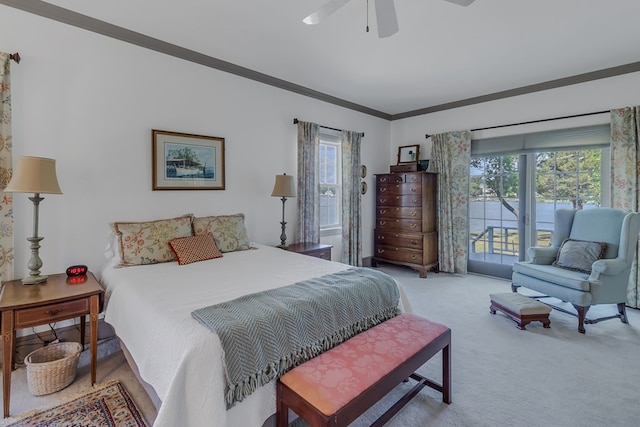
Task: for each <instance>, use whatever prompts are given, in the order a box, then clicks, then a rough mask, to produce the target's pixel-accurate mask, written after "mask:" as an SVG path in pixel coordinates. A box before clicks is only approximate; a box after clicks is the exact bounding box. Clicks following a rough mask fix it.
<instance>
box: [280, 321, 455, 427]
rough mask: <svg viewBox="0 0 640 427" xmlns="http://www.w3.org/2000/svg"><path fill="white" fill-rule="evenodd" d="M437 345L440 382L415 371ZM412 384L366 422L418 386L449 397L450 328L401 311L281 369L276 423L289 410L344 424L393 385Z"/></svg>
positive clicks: (318, 422) (284, 422)
mask: <svg viewBox="0 0 640 427" xmlns="http://www.w3.org/2000/svg"><path fill="white" fill-rule="evenodd" d="M440 350H442V384H438V383H436V382H433V381H431V380H429V379H427V378H425V377H423V376H422V375H419V374H417V373H415V371H416V370H417V369H418V368H419V367H420V366H422V365H423V364H424V363H425V362H427V361H428V360H429V359H430V358H431V357H433V356H434V355H435V354H436V353H438V352H439V351H440ZM408 378H412V379H414V380H416V381H418V383H417V384H416V385H415V386H414V387H413V388H412V389H411V390H409V391H408V392H407V393H406V394H405V395H404V396H403V397H402V398H401V399H400V400H399V401H398V402H396V403H395V404H394V405H393V406H392V407H391V408H390V409H389V410H387V411H386V412H385V413H384V414H383V415H382V416H380V418H378V420H377V421H376V422H375V423H374V424H372V425H375V426H380V425H383V424H384V423H385V422H387V421H388V420H389V419H391V417H393V415H394V414H396V413H397V412H398V411H399V410H400V409H401V408H402V407H403V406H404V405H405V404H407V403H408V402H409V401H410V400H411V399H412V398H413V397H414V396H415V395H416V394H418V392H419V391H420V390H422V388H423V387H425V386H428V387H431V388H433V389H435V390H437V391H439V392H441V393H442V401H443V402H445V403H450V402H451V330H450V329H449V328H447V327H446V326H444V325H441V324H439V323H435V322H431V321H429V320H427V319H423V318H421V317H419V316H416V315H413V314H401V315H399V316H396V317H394V318H392V319H389V320H387V321H386V322H383V323H381V324H379V325H376V326H374V327H373V328H371V329H369V330H367V331H365V332H362V333H360V334H358V335H356V336H355V337H353V338H351V339H349V340H347V341H345V342H343V343H342V344H340V345H338V346H336V347H334V348H332V349H331V350H329V351H327V352H325V353H322V354H321V355H319V356H318V357H315V358H313V359H311V360H309V361H307V362H305V363H303V364H302V365H300V366H298V367H296V368H294V369H292V370H290V371H289V372H287V373H286V374H284V375H283V376H282V377H280V379H279V380H278V382H277V386H276V387H277V415H276V417H277V426H278V427H286V426H288V424H289V409H291V410H292V411H294V412H295V413H296V414H298V415H299V416H300V417H301V418H302V419H304V420H305V421H306V422H307V423H308V424H309V425H310V426H311V427H319V426H335V427H339V426H346V425H348V424H349V423H351V422H352V421H353V420H355V419H356V418H358V417H359V416H360V415H361V414H362V413H364V412H365V411H366V410H367V409H368V408H369V407H371V406H373V405H374V404H375V403H376V402H377V401H378V400H380V399H381V398H382V397H383V396H384V395H386V394H387V393H388V392H389V391H391V390H392V389H393V388H395V387H396V386H397V385H398V384H400V383H402V382H403V381H405V380H407V379H408Z"/></svg>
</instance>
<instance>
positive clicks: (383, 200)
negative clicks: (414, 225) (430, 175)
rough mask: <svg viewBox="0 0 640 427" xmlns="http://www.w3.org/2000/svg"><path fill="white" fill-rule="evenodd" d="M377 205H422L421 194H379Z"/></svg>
mask: <svg viewBox="0 0 640 427" xmlns="http://www.w3.org/2000/svg"><path fill="white" fill-rule="evenodd" d="M376 202H377V203H378V206H422V195H421V194H406V195H401V194H379V195H378V199H377V200H376Z"/></svg>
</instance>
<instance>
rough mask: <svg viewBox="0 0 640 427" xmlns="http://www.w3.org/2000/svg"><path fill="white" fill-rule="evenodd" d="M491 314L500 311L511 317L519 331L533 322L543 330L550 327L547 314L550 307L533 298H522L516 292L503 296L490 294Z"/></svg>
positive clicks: (506, 293) (522, 296)
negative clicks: (538, 322)
mask: <svg viewBox="0 0 640 427" xmlns="http://www.w3.org/2000/svg"><path fill="white" fill-rule="evenodd" d="M489 297H490V298H491V307H489V311H490V312H491V314H496V310H500V311H501V312H503V313H504V314H506V315H507V316H509V317H511V318H512V319H513V320H515V322H516V323H517V324H518V327H519V328H520V329H525V326H526V325H527V324H529V323H531V322H533V321H536V320H537V321H540V322H542V325H543V326H544V327H545V328H550V327H551V321H550V320H549V313H550V312H551V307H549V306H548V305H546V304H543V303H541V302H540V301H537V300H535V299H533V298H530V297H527V296H524V295H522V294H519V293H517V292H505V293H503V294H491V295H489Z"/></svg>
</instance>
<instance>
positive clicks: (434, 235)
mask: <svg viewBox="0 0 640 427" xmlns="http://www.w3.org/2000/svg"><path fill="white" fill-rule="evenodd" d="M437 179H438V175H437V174H435V173H432V172H406V173H391V174H379V175H376V228H375V230H374V242H375V243H374V245H375V247H374V253H373V265H374V266H375V265H377V261H381V262H388V263H392V264H399V265H404V266H407V267H411V268H413V269H414V270H417V271H418V272H419V273H420V277H422V278H424V277H427V271H428V270H430V269H432V268H434V269H436V270H437V267H438V231H437V218H436V208H437V200H436V186H437Z"/></svg>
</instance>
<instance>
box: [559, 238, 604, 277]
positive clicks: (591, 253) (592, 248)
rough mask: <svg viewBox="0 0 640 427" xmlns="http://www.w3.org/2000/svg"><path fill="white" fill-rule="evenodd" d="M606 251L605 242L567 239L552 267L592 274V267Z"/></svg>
mask: <svg viewBox="0 0 640 427" xmlns="http://www.w3.org/2000/svg"><path fill="white" fill-rule="evenodd" d="M606 249H607V244H606V243H604V242H588V241H585V240H575V239H565V241H564V242H562V246H560V250H558V255H557V256H556V260H555V261H554V262H553V263H552V265H555V266H556V267H560V268H565V269H567V270H573V271H580V272H582V273H587V274H590V273H591V265H592V264H593V263H594V262H596V261H597V260H599V259H601V258H602V257H603V256H604V251H605V250H606Z"/></svg>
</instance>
